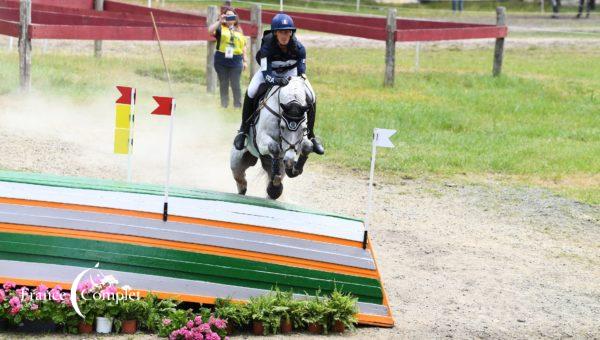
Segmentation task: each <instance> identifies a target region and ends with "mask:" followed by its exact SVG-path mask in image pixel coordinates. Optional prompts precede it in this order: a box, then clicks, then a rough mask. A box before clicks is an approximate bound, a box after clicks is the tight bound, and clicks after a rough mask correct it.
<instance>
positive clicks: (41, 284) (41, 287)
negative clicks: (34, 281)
mask: <svg viewBox="0 0 600 340" xmlns="http://www.w3.org/2000/svg"><path fill="white" fill-rule="evenodd" d="M35 290H36V291H37V292H40V293H45V292H46V291H47V290H48V287H46V286H44V284H43V283H40V285H39V286H37V288H36V289H35Z"/></svg>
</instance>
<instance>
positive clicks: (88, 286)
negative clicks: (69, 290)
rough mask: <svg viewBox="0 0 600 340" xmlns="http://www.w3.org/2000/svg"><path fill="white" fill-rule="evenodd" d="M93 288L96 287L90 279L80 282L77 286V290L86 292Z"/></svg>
mask: <svg viewBox="0 0 600 340" xmlns="http://www.w3.org/2000/svg"><path fill="white" fill-rule="evenodd" d="M92 288H94V285H93V284H92V283H91V282H90V281H88V280H86V281H83V282H80V283H79V286H77V290H78V291H80V292H82V293H84V294H85V293H87V292H89V291H90V290H92Z"/></svg>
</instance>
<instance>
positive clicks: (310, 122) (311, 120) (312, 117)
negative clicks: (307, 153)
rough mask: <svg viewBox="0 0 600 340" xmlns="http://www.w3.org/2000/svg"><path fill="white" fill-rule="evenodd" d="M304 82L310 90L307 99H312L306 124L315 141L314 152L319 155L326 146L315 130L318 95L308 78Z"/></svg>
mask: <svg viewBox="0 0 600 340" xmlns="http://www.w3.org/2000/svg"><path fill="white" fill-rule="evenodd" d="M304 83H305V84H306V87H307V88H308V91H309V92H310V93H309V96H310V98H307V100H309V101H310V100H312V105H309V106H310V108H309V109H308V113H307V117H306V120H307V122H306V125H307V128H308V133H307V137H308V139H310V141H311V142H312V143H313V152H314V153H316V154H317V155H322V154H324V153H325V148H324V147H323V145H322V144H321V142H319V140H318V139H317V138H315V131H314V128H315V121H316V118H317V97H316V95H315V91H314V90H313V88H312V85H311V84H310V82H309V81H308V79H306V80H304ZM309 104H310V103H309Z"/></svg>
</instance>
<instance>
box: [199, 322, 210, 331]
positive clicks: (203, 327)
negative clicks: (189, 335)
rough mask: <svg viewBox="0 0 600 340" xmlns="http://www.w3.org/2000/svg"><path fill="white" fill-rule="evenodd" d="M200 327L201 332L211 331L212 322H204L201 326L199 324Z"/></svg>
mask: <svg viewBox="0 0 600 340" xmlns="http://www.w3.org/2000/svg"><path fill="white" fill-rule="evenodd" d="M198 329H199V330H200V331H201V332H206V331H210V324H208V323H203V324H201V325H200V326H198Z"/></svg>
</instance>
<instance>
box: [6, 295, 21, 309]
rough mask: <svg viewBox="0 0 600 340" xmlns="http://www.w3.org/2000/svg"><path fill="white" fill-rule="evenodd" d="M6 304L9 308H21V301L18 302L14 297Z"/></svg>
mask: <svg viewBox="0 0 600 340" xmlns="http://www.w3.org/2000/svg"><path fill="white" fill-rule="evenodd" d="M8 303H9V304H10V306H11V307H12V308H16V307H19V308H21V300H20V299H19V298H18V297H16V296H13V297H12V298H11V299H10V300H9V301H8Z"/></svg>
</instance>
